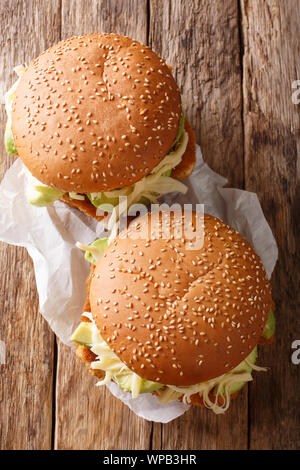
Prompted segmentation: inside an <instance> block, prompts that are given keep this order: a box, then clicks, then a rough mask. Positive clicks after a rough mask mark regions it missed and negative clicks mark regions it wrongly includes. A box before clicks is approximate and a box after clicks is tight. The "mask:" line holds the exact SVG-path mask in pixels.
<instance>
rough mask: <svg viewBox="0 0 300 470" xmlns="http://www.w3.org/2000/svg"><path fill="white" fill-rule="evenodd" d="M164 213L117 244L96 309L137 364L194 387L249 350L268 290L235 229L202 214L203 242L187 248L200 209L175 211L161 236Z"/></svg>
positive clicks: (147, 372)
mask: <svg viewBox="0 0 300 470" xmlns="http://www.w3.org/2000/svg"><path fill="white" fill-rule="evenodd" d="M185 214H187V213H185ZM191 214H192V217H191ZM166 219H167V215H166V213H163V216H160V217H159V218H158V217H157V216H154V215H153V213H152V215H150V214H147V215H146V216H143V217H141V218H139V219H137V220H136V221H134V222H133V223H132V224H131V225H130V227H129V229H127V230H125V231H124V232H122V233H121V234H120V235H119V237H118V238H116V239H115V240H114V241H113V242H112V243H111V245H110V246H109V247H108V248H107V250H106V251H105V253H104V255H103V257H102V258H100V260H99V262H98V264H97V266H96V268H95V271H94V273H93V278H92V281H91V288H90V304H91V312H92V315H93V318H94V320H95V322H96V325H97V327H98V329H99V331H100V333H101V335H102V336H103V338H104V339H105V341H106V342H107V344H108V345H109V347H110V348H111V349H112V350H113V351H114V352H115V354H117V356H118V357H119V358H120V360H121V361H123V362H124V363H125V364H127V366H128V367H129V368H130V369H131V370H133V371H134V372H136V373H137V374H138V375H140V376H141V377H143V378H146V379H148V380H153V381H157V382H160V383H163V384H167V385H191V384H196V383H200V382H203V381H206V380H209V379H212V378H215V377H218V376H220V375H222V374H224V373H226V372H228V371H230V370H231V369H233V368H234V367H235V366H237V365H238V364H239V363H240V362H241V361H243V360H244V359H245V358H246V357H247V356H248V355H249V353H250V352H251V351H252V349H253V348H254V347H255V346H256V345H257V343H258V339H259V337H260V336H261V334H262V331H263V328H264V325H265V323H266V321H267V317H268V313H269V311H270V308H271V307H272V298H271V289H270V284H269V281H268V279H267V276H266V272H265V270H264V268H263V265H262V262H261V260H260V258H259V256H258V255H257V254H256V253H255V251H254V250H253V248H252V247H251V245H250V244H249V243H248V242H247V241H246V240H245V239H244V238H243V237H242V236H241V235H240V234H239V233H238V232H236V231H235V230H234V229H233V228H231V227H230V226H228V225H227V224H225V223H224V222H222V221H221V220H219V219H217V218H215V217H212V216H210V215H205V216H204V241H203V246H202V247H197V249H189V248H190V247H189V246H188V245H187V239H188V238H191V237H190V236H189V237H187V234H186V229H187V228H188V229H190V231H191V233H193V235H195V233H198V236H199V234H201V229H202V227H203V222H202V221H201V219H200V215H199V214H198V215H196V214H195V213H189V215H184V214H181V212H180V213H175V215H174V216H172V217H171V230H170V235H169V236H168V237H167V238H166V237H165V238H160V237H161V233H162V226H164V227H165V226H166V225H165V221H166ZM162 221H164V225H163V224H162ZM182 221H183V222H184V223H185V226H184V230H185V234H184V235H182V234H179V237H178V235H177V232H178V230H179V231H180V230H181V225H180V224H182ZM150 222H151V224H150ZM197 224H198V227H197ZM199 225H200V227H199ZM149 226H150V228H149ZM164 230H165V229H164ZM141 231H144V234H146V239H145V238H144V239H143V238H142V239H141V238H138V237H139V236H140V235H139V234H140V233H141ZM147 231H148V234H147ZM200 238H201V237H200Z"/></svg>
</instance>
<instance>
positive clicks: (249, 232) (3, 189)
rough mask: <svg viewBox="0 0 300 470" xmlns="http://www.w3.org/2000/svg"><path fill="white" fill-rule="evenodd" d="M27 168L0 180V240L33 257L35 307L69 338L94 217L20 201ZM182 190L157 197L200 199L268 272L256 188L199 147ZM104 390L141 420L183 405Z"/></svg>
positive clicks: (162, 418) (273, 248) (270, 256)
mask: <svg viewBox="0 0 300 470" xmlns="http://www.w3.org/2000/svg"><path fill="white" fill-rule="evenodd" d="M26 175H27V170H26V169H25V167H24V165H23V164H22V162H21V160H20V159H17V160H16V161H15V163H14V164H13V165H12V166H11V168H10V169H9V170H8V171H7V173H6V175H5V176H4V179H3V181H2V183H1V185H0V240H2V241H5V242H7V243H10V244H13V245H18V246H24V247H25V248H26V249H27V250H28V253H29V255H30V256H31V258H32V260H33V264H34V270H35V277H36V283H37V289H38V294H39V304H40V312H41V314H42V315H43V316H44V317H45V319H46V320H47V321H48V323H49V325H50V327H51V328H52V330H53V331H54V333H55V334H56V335H57V336H58V337H59V339H60V340H61V341H63V342H64V343H65V344H68V345H70V336H71V333H72V331H73V330H74V328H75V327H76V326H77V324H78V322H79V320H80V316H81V311H82V305H83V302H84V298H85V280H86V277H87V275H88V272H89V264H88V263H87V262H86V261H85V259H84V256H83V253H82V252H81V251H80V250H79V249H78V248H76V247H75V243H76V241H80V242H82V243H85V244H89V243H91V242H92V241H94V239H95V238H97V235H96V222H95V221H94V220H92V219H91V218H89V217H87V216H85V215H84V214H81V213H80V212H79V211H76V210H74V209H71V208H70V207H68V206H66V205H65V204H63V203H61V202H56V203H54V204H53V206H50V207H43V208H37V207H34V206H32V205H30V204H28V202H27V201H26V198H25V194H24V193H25V187H26ZM186 184H187V185H188V186H189V191H188V193H187V194H186V195H184V196H182V195H180V196H178V195H169V196H167V197H165V198H164V202H167V203H174V202H180V203H182V204H184V203H193V204H195V203H201V204H204V206H205V212H207V213H209V214H211V215H214V216H216V217H219V218H221V219H223V220H224V221H225V222H227V223H228V224H230V225H231V226H232V227H234V228H235V229H236V230H238V231H239V232H240V233H241V234H242V235H244V237H245V238H247V240H248V241H249V242H250V243H251V244H252V245H253V247H254V248H255V250H256V252H257V253H258V254H259V255H260V257H261V259H262V261H263V264H264V266H265V269H266V271H267V274H268V276H269V277H270V276H271V273H272V271H273V268H274V266H275V263H276V260H277V256H278V250H277V245H276V242H275V239H274V237H273V235H272V232H271V229H270V227H269V225H268V223H267V221H266V219H265V217H264V215H263V212H262V209H261V207H260V204H259V201H258V199H257V196H256V194H254V193H250V192H247V191H241V190H238V189H232V188H224V186H225V184H226V179H225V178H223V177H222V176H220V175H218V174H217V173H215V172H214V171H212V170H211V169H210V168H209V167H208V165H207V164H206V163H204V161H203V158H202V155H201V152H200V149H199V147H198V148H197V164H196V167H195V170H194V172H193V175H192V176H190V178H189V179H188V180H186ZM108 388H109V389H110V391H111V393H112V394H113V395H114V396H116V397H118V398H119V399H120V400H122V401H123V402H124V403H125V404H126V405H127V406H128V407H129V408H130V409H131V410H132V411H134V412H135V413H136V414H137V415H138V416H141V417H142V418H144V419H148V420H152V421H157V422H162V423H166V422H168V421H171V420H172V419H175V418H177V417H178V416H180V415H181V414H182V413H184V412H185V411H186V410H187V409H188V408H189V407H188V406H187V405H184V404H183V403H180V402H178V401H176V402H173V403H170V404H168V405H159V403H158V402H157V400H156V398H155V397H154V396H152V395H151V394H144V395H141V396H140V397H139V398H137V399H135V400H133V399H132V398H131V395H130V394H129V393H126V392H124V391H122V390H121V389H120V388H119V387H118V386H117V385H116V384H114V383H110V384H109V385H108Z"/></svg>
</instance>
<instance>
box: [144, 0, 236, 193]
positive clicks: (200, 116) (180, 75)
mask: <svg viewBox="0 0 300 470" xmlns="http://www.w3.org/2000/svg"><path fill="white" fill-rule="evenodd" d="M149 21H150V35H149V45H150V46H151V47H152V48H153V49H154V51H156V52H157V53H159V54H161V55H162V57H164V58H165V59H167V61H168V63H169V64H170V65H171V66H172V67H173V73H174V76H175V77H176V80H177V82H178V84H179V85H180V88H181V91H182V96H183V104H184V109H185V111H186V113H187V116H188V118H189V120H190V122H191V123H192V125H193V126H194V129H195V130H196V135H197V141H198V143H200V145H201V149H202V153H203V156H204V158H205V160H206V161H207V163H208V164H209V165H210V166H211V167H212V168H213V169H214V170H215V171H217V172H219V173H221V174H222V175H223V176H226V177H227V178H228V182H229V185H230V186H237V187H242V185H243V145H242V143H243V129H242V114H241V110H242V105H241V103H242V91H241V66H240V44H239V28H238V5H237V2H232V1H231V0H225V1H223V2H211V1H209V0H202V1H199V0H190V1H189V2H188V5H187V2H177V1H172V0H151V1H150V18H149Z"/></svg>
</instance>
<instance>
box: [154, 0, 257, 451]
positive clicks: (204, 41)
mask: <svg viewBox="0 0 300 470" xmlns="http://www.w3.org/2000/svg"><path fill="white" fill-rule="evenodd" d="M150 6H151V9H150V36H149V44H150V46H151V47H152V48H153V49H154V50H155V51H156V52H157V53H159V54H160V55H161V56H162V57H164V58H165V59H166V60H167V62H168V63H169V64H170V65H171V66H172V67H173V73H174V76H175V77H176V79H177V82H178V84H179V86H180V88H181V90H182V94H183V98H184V107H185V109H186V111H187V116H188V117H189V119H190V120H191V123H192V125H193V126H194V129H195V130H196V134H197V137H198V141H199V142H200V145H201V149H202V152H203V155H204V158H205V160H206V161H207V163H208V164H209V165H210V166H211V167H212V168H213V169H214V170H215V171H217V172H219V173H221V174H223V175H224V176H227V177H228V179H229V182H230V185H235V186H239V187H242V186H243V134H242V114H241V110H242V97H241V68H240V63H239V50H240V44H239V34H238V8H237V3H236V2H232V1H230V0H228V1H224V2H217V3H215V2H210V1H206V0H205V1H201V2H199V1H190V2H189V6H188V8H187V7H186V4H184V3H183V2H173V1H171V0H170V1H165V0H164V1H161V0H151V2H150ZM241 410H242V411H241ZM160 426H161V425H159V424H156V425H155V426H154V434H153V438H154V448H158V449H159V448H162V449H165V448H167V449H245V448H247V439H248V437H247V436H248V405H247V389H245V390H243V392H242V393H241V394H240V396H239V397H238V399H237V400H234V401H233V402H232V406H231V408H230V410H229V411H228V413H227V414H226V415H225V416H215V415H213V413H210V412H208V411H207V410H206V409H203V408H193V409H192V410H190V411H188V412H187V413H186V414H185V415H184V416H183V417H180V418H179V419H177V420H176V421H174V422H172V423H170V424H167V425H162V429H160ZM156 434H158V435H157V436H156Z"/></svg>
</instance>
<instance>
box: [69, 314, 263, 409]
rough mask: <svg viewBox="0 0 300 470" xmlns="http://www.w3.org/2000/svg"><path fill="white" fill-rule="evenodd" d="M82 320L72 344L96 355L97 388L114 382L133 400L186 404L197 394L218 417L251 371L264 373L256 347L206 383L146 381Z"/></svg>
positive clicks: (91, 323) (247, 378)
mask: <svg viewBox="0 0 300 470" xmlns="http://www.w3.org/2000/svg"><path fill="white" fill-rule="evenodd" d="M83 316H84V317H86V318H88V319H89V320H90V322H85V321H82V322H81V323H80V324H79V326H78V327H77V329H76V330H75V332H74V333H73V335H72V338H71V339H72V341H74V342H75V343H77V344H80V345H84V346H85V347H87V348H89V349H90V350H91V351H92V352H93V353H94V354H95V356H96V359H95V361H93V362H92V363H91V364H90V367H91V368H92V369H97V370H101V371H103V374H104V378H103V379H102V380H100V381H98V382H97V384H96V385H97V386H100V385H106V384H107V383H108V382H110V381H111V380H113V381H114V382H115V383H116V384H118V385H119V386H120V388H122V389H123V390H125V391H127V392H131V394H132V397H133V398H137V397H138V396H139V395H140V394H141V393H152V392H155V394H156V395H157V398H158V401H159V403H161V404H166V403H169V402H171V401H174V400H178V399H181V400H182V401H183V402H184V403H186V404H189V403H190V402H191V397H192V395H196V394H198V395H199V396H200V397H201V399H202V400H203V403H204V405H205V406H206V407H207V408H209V409H211V410H212V411H213V412H214V413H216V414H220V413H224V412H225V411H226V410H227V409H228V408H229V405H230V398H231V395H233V394H234V393H236V392H238V391H239V390H240V389H241V388H242V387H243V386H244V385H245V384H246V383H247V382H250V381H252V380H253V378H252V371H253V370H257V371H265V370H266V369H265V368H263V367H259V366H257V365H255V362H256V359H257V347H255V348H254V349H253V350H252V352H251V353H250V354H249V356H248V357H247V358H246V359H245V360H244V361H242V362H241V363H240V364H239V365H238V366H236V367H235V368H234V369H232V370H231V371H229V372H226V373H225V374H223V375H221V376H219V377H216V378H214V379H210V380H207V381H206V382H201V383H198V384H194V385H189V386H175V385H167V384H161V383H158V382H153V381H150V380H146V379H143V378H142V377H140V376H139V375H138V374H136V373H134V372H133V371H131V370H130V369H129V368H128V367H127V365H126V364H124V363H123V362H122V361H120V359H119V358H118V356H117V355H116V354H115V353H114V352H113V351H112V350H111V349H110V348H109V346H108V345H107V343H106V342H105V341H104V339H103V338H102V336H101V335H100V333H99V330H98V328H97V326H96V324H95V322H94V319H93V317H92V314H91V313H90V312H85V313H84V314H83Z"/></svg>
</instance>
